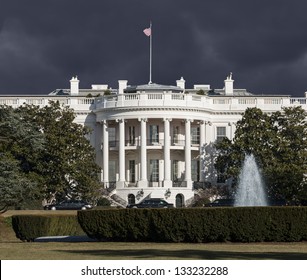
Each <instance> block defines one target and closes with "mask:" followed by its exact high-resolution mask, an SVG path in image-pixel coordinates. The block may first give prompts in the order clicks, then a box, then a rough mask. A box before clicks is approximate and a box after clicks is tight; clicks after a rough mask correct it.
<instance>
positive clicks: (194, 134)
mask: <svg viewBox="0 0 307 280" xmlns="http://www.w3.org/2000/svg"><path fill="white" fill-rule="evenodd" d="M199 131H200V130H199V126H192V127H191V143H192V144H199Z"/></svg>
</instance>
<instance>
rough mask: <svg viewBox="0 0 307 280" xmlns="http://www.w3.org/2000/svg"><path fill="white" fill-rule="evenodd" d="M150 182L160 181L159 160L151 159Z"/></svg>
mask: <svg viewBox="0 0 307 280" xmlns="http://www.w3.org/2000/svg"><path fill="white" fill-rule="evenodd" d="M149 169H150V182H159V160H158V159H151V160H150V161H149Z"/></svg>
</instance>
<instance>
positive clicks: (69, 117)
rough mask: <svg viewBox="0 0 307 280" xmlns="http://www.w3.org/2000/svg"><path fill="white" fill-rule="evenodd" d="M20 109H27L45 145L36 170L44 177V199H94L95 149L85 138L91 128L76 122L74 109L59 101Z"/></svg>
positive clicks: (96, 188) (96, 189)
mask: <svg viewBox="0 0 307 280" xmlns="http://www.w3.org/2000/svg"><path fill="white" fill-rule="evenodd" d="M23 110H27V111H28V117H29V118H31V119H32V122H34V123H35V124H36V126H37V127H38V128H39V130H40V131H41V132H42V133H43V135H44V139H45V149H44V151H43V153H41V159H40V162H39V164H38V166H37V171H38V172H39V173H40V174H41V175H42V177H43V178H44V185H45V196H46V199H47V200H52V199H54V198H55V199H63V198H67V197H69V198H82V199H85V200H92V199H94V198H95V197H96V196H97V195H98V190H99V188H100V184H99V180H98V172H99V171H100V169H99V167H98V165H97V164H96V163H95V153H94V149H93V147H92V146H91V145H90V142H89V141H88V140H87V139H86V136H87V135H88V134H89V133H90V130H89V129H88V128H87V127H84V126H82V125H80V124H77V123H75V122H74V119H75V114H74V112H73V110H72V109H70V108H68V107H64V106H61V105H60V104H59V102H50V104H49V105H48V106H45V107H44V108H41V109H40V108H38V107H33V106H31V107H29V106H28V107H25V108H24V109H23Z"/></svg>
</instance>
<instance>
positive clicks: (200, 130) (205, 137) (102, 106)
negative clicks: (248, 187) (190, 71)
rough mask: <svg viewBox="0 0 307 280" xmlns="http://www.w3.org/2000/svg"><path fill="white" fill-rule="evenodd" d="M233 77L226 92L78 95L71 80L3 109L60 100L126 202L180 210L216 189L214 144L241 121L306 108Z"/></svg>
mask: <svg viewBox="0 0 307 280" xmlns="http://www.w3.org/2000/svg"><path fill="white" fill-rule="evenodd" d="M233 83H234V81H233V79H232V75H231V74H230V75H229V76H228V77H227V78H226V80H225V81H224V88H223V89H221V90H212V89H211V88H210V86H209V85H195V86H194V88H193V89H186V88H185V81H184V79H183V78H181V79H180V80H177V84H176V86H163V85H159V84H146V85H141V86H133V87H132V86H128V81H126V80H120V81H118V89H116V90H112V89H109V88H108V86H107V85H92V88H91V89H79V80H78V78H77V77H73V78H72V79H71V81H70V84H71V86H70V89H66V90H65V89H64V90H55V91H54V92H52V93H51V94H49V95H44V96H37V95H36V96H1V97H0V104H6V105H10V106H13V107H18V106H21V105H22V104H24V103H26V104H34V105H39V106H45V105H47V104H48V102H49V100H58V101H60V103H62V104H64V105H67V106H69V107H71V108H72V109H74V110H75V113H76V120H75V121H76V122H77V123H80V124H82V125H86V126H88V127H90V128H91V129H92V133H91V135H90V136H89V139H90V141H91V144H92V145H93V147H94V148H95V151H96V160H97V163H98V164H99V166H100V167H101V174H100V179H101V182H102V183H103V185H104V187H105V188H109V189H110V190H112V194H116V196H117V197H119V198H120V199H121V201H122V204H123V205H125V204H128V203H138V202H140V201H142V200H143V199H145V198H148V197H156V198H163V199H165V200H167V201H168V202H170V203H174V205H175V206H176V207H184V206H188V205H189V203H190V202H191V201H192V200H193V198H194V186H195V185H206V184H207V183H213V184H218V183H219V181H218V176H217V174H216V172H215V170H214V167H213V163H214V153H215V151H214V143H215V142H216V141H218V140H219V139H222V138H224V137H228V138H229V139H232V138H233V137H234V133H235V128H236V126H235V125H236V122H237V121H238V120H240V119H241V117H242V113H244V111H245V110H246V109H247V108H248V107H257V108H260V109H261V110H263V111H264V112H274V111H277V110H281V109H282V107H288V106H302V107H303V108H304V109H305V110H306V109H307V104H306V98H293V97H290V96H285V95H278V96H277V95H274V96H273V95H271V96H270V95H266V96H259V95H253V94H251V93H249V92H247V91H246V90H245V89H234V87H233Z"/></svg>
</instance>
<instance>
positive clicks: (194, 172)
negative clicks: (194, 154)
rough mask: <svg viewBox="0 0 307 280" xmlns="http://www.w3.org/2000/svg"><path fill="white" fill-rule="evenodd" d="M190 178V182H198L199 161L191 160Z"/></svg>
mask: <svg viewBox="0 0 307 280" xmlns="http://www.w3.org/2000/svg"><path fill="white" fill-rule="evenodd" d="M191 169H192V170H191V176H192V181H194V182H198V181H199V161H198V160H192V163H191Z"/></svg>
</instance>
